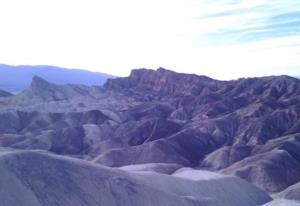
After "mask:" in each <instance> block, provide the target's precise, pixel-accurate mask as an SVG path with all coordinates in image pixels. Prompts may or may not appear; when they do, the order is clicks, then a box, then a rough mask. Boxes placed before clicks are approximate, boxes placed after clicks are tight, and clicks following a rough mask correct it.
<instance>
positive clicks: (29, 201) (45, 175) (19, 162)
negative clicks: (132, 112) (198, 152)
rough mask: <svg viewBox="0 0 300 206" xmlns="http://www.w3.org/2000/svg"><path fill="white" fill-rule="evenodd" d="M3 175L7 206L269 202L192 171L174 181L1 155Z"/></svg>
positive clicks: (27, 155)
mask: <svg viewBox="0 0 300 206" xmlns="http://www.w3.org/2000/svg"><path fill="white" fill-rule="evenodd" d="M0 173H1V176H0V199H1V205H2V206H16V205H23V206H53V205H57V206H99V205H109V206H118V205H122V206H140V205H145V206H148V205H149V206H150V205H151V206H152V205H157V206H160V205H161V206H167V205H169V206H177V205H178V206H182V205H185V206H196V205H206V206H221V205H222V206H227V205H228V206H240V205H244V206H258V205H261V204H263V203H266V202H268V201H270V197H269V196H268V195H267V194H266V193H264V192H263V191H261V190H259V189H258V188H256V187H254V186H252V185H251V184H249V183H247V182H245V181H243V180H241V179H239V178H236V177H227V176H222V175H217V174H213V173H208V172H205V173H202V172H201V171H194V170H191V169H189V170H183V171H178V172H177V173H175V174H174V175H172V176H171V175H163V174H158V173H151V172H150V173H149V172H148V173H143V172H139V173H132V172H125V171H122V170H120V169H113V168H108V167H104V166H99V165H95V164H91V163H89V162H86V161H82V160H78V159H73V158H66V157H62V156H57V155H52V154H48V153H45V152H41V151H16V150H4V151H3V150H2V151H0ZM191 177H193V178H191Z"/></svg>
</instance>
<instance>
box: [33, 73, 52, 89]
mask: <svg viewBox="0 0 300 206" xmlns="http://www.w3.org/2000/svg"><path fill="white" fill-rule="evenodd" d="M52 85H54V84H52V83H50V82H48V81H47V80H45V79H43V78H42V77H40V76H37V75H34V76H33V77H32V80H31V84H30V88H45V87H49V86H52Z"/></svg>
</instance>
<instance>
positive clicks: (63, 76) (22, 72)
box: [0, 64, 113, 93]
mask: <svg viewBox="0 0 300 206" xmlns="http://www.w3.org/2000/svg"><path fill="white" fill-rule="evenodd" d="M35 75H37V76H40V77H42V78H44V79H46V80H48V81H50V82H53V83H56V84H84V85H88V86H91V85H103V84H104V83H105V81H106V79H108V78H113V76H111V75H108V74H103V73H98V72H90V71H86V70H80V69H65V68H61V67H54V66H42V65H41V66H28V65H22V66H9V65H4V64H0V89H2V90H5V91H8V92H12V93H17V92H21V91H23V90H24V89H26V88H28V87H29V85H30V82H31V79H32V77H33V76H35Z"/></svg>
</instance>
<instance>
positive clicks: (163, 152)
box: [0, 68, 300, 206]
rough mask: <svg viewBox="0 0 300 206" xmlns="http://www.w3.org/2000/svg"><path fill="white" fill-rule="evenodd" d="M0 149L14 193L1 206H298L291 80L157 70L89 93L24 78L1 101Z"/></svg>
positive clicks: (297, 88)
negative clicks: (26, 82)
mask: <svg viewBox="0 0 300 206" xmlns="http://www.w3.org/2000/svg"><path fill="white" fill-rule="evenodd" d="M0 146H1V147H3V148H5V149H2V150H1V151H0V164H1V167H0V168H3V169H2V170H3V173H4V174H5V175H7V177H9V178H10V179H11V180H12V181H13V183H14V184H12V185H11V188H10V189H11V190H8V191H7V193H4V194H5V195H3V194H1V192H0V195H3V196H2V197H3V198H4V199H5V197H6V199H5V200H6V203H7V204H4V205H5V206H12V205H16V204H19V203H20V202H22V201H23V200H22V199H9V198H7V197H8V196H9V194H10V191H13V190H15V189H16V188H19V189H20V192H21V193H22V194H27V195H28V199H27V201H28V203H27V205H51V204H52V205H53V204H54V203H56V202H57V204H58V205H64V206H66V205H67V206H68V205H76V204H77V205H87V206H88V205H92V206H93V205H99V204H100V205H120V204H121V203H123V202H126V204H125V203H124V204H121V205H228V206H229V205H249V206H250V205H253V206H254V205H262V204H265V203H267V202H269V201H270V200H271V199H270V197H269V196H268V194H267V193H266V192H268V193H269V194H272V196H273V197H278V198H283V199H285V198H287V199H290V201H295V200H300V193H299V192H300V185H299V183H300V172H299V171H300V80H299V79H296V78H293V77H289V76H269V77H262V78H243V79H238V80H234V81H218V80H214V79H211V78H209V77H206V76H198V75H192V74H180V73H175V72H173V71H169V70H166V69H163V68H159V69H158V70H156V71H154V70H148V69H138V70H133V71H132V73H131V75H130V76H129V77H125V78H115V79H109V80H107V82H106V83H105V84H104V86H91V87H90V86H85V85H74V84H68V85H57V84H54V83H50V82H48V81H46V80H44V79H43V78H41V77H38V76H35V77H33V79H32V82H31V84H30V86H29V88H27V89H26V90H24V91H23V92H21V93H19V94H17V95H12V96H9V95H5V93H3V95H2V97H0ZM31 150H38V151H31ZM51 153H55V154H56V155H53V154H51ZM66 156H67V157H66ZM70 157H71V158H70ZM74 158H76V159H74ZM78 159H80V160H78ZM103 165H106V166H109V167H115V168H108V167H105V166H103ZM183 167H190V168H194V169H182V168H183ZM30 168H37V169H36V170H32V169H30ZM47 168H52V169H51V170H49V171H47ZM203 170H206V171H203ZM207 170H210V171H213V173H211V172H207ZM8 171H13V172H11V173H10V172H8ZM20 171H23V172H22V173H20ZM91 171H92V172H91ZM149 171H150V173H149ZM89 172H91V174H90V173H89ZM153 172H155V173H153ZM57 174H59V175H57ZM43 175H44V176H43ZM227 175H231V176H227ZM233 176H235V177H233ZM33 177H37V178H38V180H37V179H35V178H33ZM66 177H70V178H69V179H68V181H67V180H66V182H65V183H64V184H62V185H64V186H61V187H59V188H56V189H57V191H56V190H55V185H60V184H59V182H60V181H63V180H62V179H63V178H66ZM187 178H188V179H189V180H187ZM240 178H241V179H244V180H246V181H247V182H248V183H247V182H245V181H243V180H241V179H240ZM104 179H107V180H104ZM191 179H192V180H191ZM5 181H6V177H5V178H2V179H1V178H0V185H3V184H6V182H5ZM50 182H53V185H52V184H50ZM2 183H3V184H2ZM24 183H26V184H24ZM48 184H50V186H51V187H53V188H52V189H51V187H50V189H49V188H48V189H47V190H45V187H46V186H45V185H48ZM20 185H22V187H21V186H20ZM43 185H44V186H43ZM167 185H168V186H167ZM70 188H71V189H70ZM68 190H70V192H69V193H68V195H67V198H66V196H64V195H62V194H64V193H65V191H68ZM0 191H1V190H0ZM49 194H50V195H49ZM216 194H219V195H218V196H216ZM61 195H62V196H61ZM223 195H224V196H223ZM128 196H130V197H129V199H126V198H127V197H128ZM2 197H1V198H2ZM53 197H55V198H56V199H53ZM155 199H156V200H155ZM14 200H16V201H15V202H13V201H14ZM18 201H19V202H18ZM278 201H279V203H278ZM290 201H288V202H290ZM282 202H283V203H282ZM142 203H143V204H142ZM273 204H274V205H276V204H279V205H280V204H281V205H285V204H286V200H277V201H275V202H273V203H269V205H273ZM293 204H296V205H297V204H298V203H296V202H293Z"/></svg>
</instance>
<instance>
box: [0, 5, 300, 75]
mask: <svg viewBox="0 0 300 206" xmlns="http://www.w3.org/2000/svg"><path fill="white" fill-rule="evenodd" d="M0 63H4V64H11V65H27V64H28V65H54V66H62V67H67V68H81V69H87V70H91V71H99V72H105V73H109V74H113V75H117V76H127V75H128V74H129V73H130V70H131V69H136V68H150V69H156V68H158V67H164V68H166V69H170V70H175V71H178V72H184V73H196V74H200V75H207V76H210V77H213V78H217V79H236V78H240V77H252V76H266V75H280V74H287V75H300V1H298V0H126V1H125V0H26V1H24V0H9V1H6V0H0Z"/></svg>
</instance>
